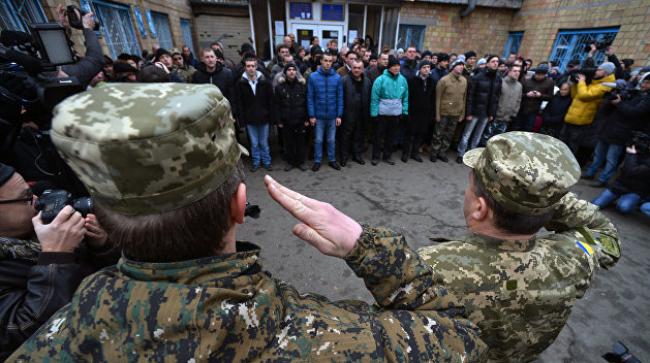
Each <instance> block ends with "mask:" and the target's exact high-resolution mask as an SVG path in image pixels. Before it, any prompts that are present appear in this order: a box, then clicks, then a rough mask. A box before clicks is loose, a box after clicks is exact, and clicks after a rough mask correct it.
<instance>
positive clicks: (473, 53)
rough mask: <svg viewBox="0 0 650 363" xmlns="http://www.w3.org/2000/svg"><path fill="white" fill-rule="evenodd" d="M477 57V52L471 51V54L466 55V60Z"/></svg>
mask: <svg viewBox="0 0 650 363" xmlns="http://www.w3.org/2000/svg"><path fill="white" fill-rule="evenodd" d="M472 57H476V52H475V51H473V50H470V51H469V52H466V53H465V59H468V58H472Z"/></svg>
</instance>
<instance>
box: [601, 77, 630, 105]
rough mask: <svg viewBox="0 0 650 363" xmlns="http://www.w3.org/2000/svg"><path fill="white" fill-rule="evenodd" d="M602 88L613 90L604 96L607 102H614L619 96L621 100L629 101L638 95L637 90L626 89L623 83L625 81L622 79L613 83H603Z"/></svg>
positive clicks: (625, 84)
mask: <svg viewBox="0 0 650 363" xmlns="http://www.w3.org/2000/svg"><path fill="white" fill-rule="evenodd" d="M603 86H607V87H611V88H613V90H611V91H610V92H609V93H608V94H607V95H606V96H605V99H606V100H608V101H612V100H615V99H616V98H617V97H619V96H620V97H621V99H622V100H629V99H631V98H633V97H634V96H636V95H637V94H638V93H639V90H637V89H635V88H630V87H628V86H627V82H625V80H622V79H618V80H616V82H615V83H612V82H604V83H603Z"/></svg>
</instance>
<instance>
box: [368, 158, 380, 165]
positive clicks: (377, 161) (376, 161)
mask: <svg viewBox="0 0 650 363" xmlns="http://www.w3.org/2000/svg"><path fill="white" fill-rule="evenodd" d="M370 164H372V165H374V166H377V164H379V160H377V159H372V160H371V161H370Z"/></svg>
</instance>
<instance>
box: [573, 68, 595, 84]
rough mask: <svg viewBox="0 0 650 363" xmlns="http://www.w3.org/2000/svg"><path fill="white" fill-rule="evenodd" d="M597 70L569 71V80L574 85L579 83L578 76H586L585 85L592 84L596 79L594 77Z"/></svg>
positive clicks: (580, 69)
mask: <svg viewBox="0 0 650 363" xmlns="http://www.w3.org/2000/svg"><path fill="white" fill-rule="evenodd" d="M596 69H597V68H579V69H572V70H570V71H569V79H571V82H573V83H578V78H577V76H578V74H584V76H585V78H586V79H585V83H587V84H590V83H591V81H592V80H593V79H594V76H595V75H596Z"/></svg>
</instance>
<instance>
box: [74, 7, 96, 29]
mask: <svg viewBox="0 0 650 363" xmlns="http://www.w3.org/2000/svg"><path fill="white" fill-rule="evenodd" d="M66 14H67V16H68V23H70V26H71V27H73V28H75V29H79V30H82V29H83V28H84V26H83V22H82V20H81V18H83V17H84V15H86V14H88V12H87V11H83V10H82V9H79V7H78V6H76V5H68V7H67V8H66ZM77 14H79V15H77ZM99 26H100V25H99V22H98V21H97V19H95V27H94V28H93V30H94V31H98V30H99Z"/></svg>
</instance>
